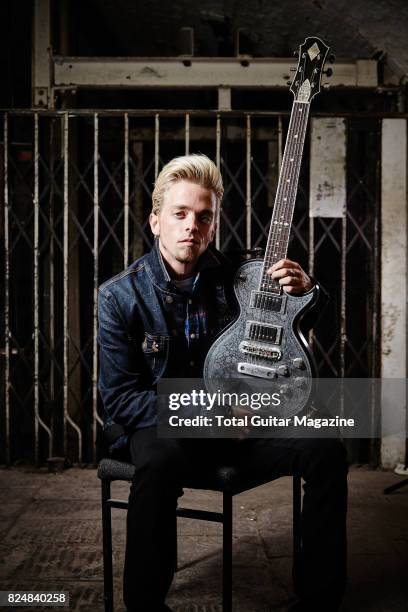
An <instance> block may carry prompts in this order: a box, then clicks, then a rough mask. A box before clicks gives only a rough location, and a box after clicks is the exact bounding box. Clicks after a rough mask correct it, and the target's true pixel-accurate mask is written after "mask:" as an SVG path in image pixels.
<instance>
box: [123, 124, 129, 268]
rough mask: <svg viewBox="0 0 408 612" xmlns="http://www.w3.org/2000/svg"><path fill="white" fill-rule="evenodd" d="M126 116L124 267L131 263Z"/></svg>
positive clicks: (126, 129)
mask: <svg viewBox="0 0 408 612" xmlns="http://www.w3.org/2000/svg"><path fill="white" fill-rule="evenodd" d="M124 118H125V135H124V140H125V148H124V166H125V184H124V198H123V199H124V210H123V224H124V227H123V267H124V268H127V267H128V265H129V114H128V113H125V114H124Z"/></svg>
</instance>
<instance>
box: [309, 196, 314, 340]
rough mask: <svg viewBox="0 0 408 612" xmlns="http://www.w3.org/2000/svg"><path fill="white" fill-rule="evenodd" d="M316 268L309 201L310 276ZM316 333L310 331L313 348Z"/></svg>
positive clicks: (312, 222) (312, 223) (312, 220)
mask: <svg viewBox="0 0 408 612" xmlns="http://www.w3.org/2000/svg"><path fill="white" fill-rule="evenodd" d="M314 268H315V252H314V217H312V216H311V214H310V199H309V274H310V276H314ZM313 341H314V331H313V328H312V329H311V330H310V331H309V344H310V347H311V348H313Z"/></svg>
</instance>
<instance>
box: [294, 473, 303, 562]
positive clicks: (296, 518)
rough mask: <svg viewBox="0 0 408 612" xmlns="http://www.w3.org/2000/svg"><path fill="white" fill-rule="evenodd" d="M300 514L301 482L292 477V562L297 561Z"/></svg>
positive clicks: (299, 544) (299, 545) (299, 548)
mask: <svg viewBox="0 0 408 612" xmlns="http://www.w3.org/2000/svg"><path fill="white" fill-rule="evenodd" d="M301 512H302V481H301V477H300V476H293V561H294V564H296V562H297V561H299V557H300V550H301V543H302V533H301Z"/></svg>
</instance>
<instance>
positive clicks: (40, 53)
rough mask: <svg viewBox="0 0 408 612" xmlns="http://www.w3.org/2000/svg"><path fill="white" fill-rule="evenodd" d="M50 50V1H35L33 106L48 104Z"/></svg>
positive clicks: (45, 105)
mask: <svg viewBox="0 0 408 612" xmlns="http://www.w3.org/2000/svg"><path fill="white" fill-rule="evenodd" d="M50 48H51V21H50V0H37V2H34V32H33V63H32V102H33V105H34V106H39V107H47V106H48V104H49V102H50V88H51V72H50V53H49V50H50Z"/></svg>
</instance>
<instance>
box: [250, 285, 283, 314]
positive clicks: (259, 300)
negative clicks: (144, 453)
mask: <svg viewBox="0 0 408 612" xmlns="http://www.w3.org/2000/svg"><path fill="white" fill-rule="evenodd" d="M286 301H287V297H286V295H271V294H270V293H267V292H266V291H251V299H250V302H249V307H250V308H259V309H260V310H267V311H269V312H279V313H281V314H283V313H284V312H285V310H286Z"/></svg>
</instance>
